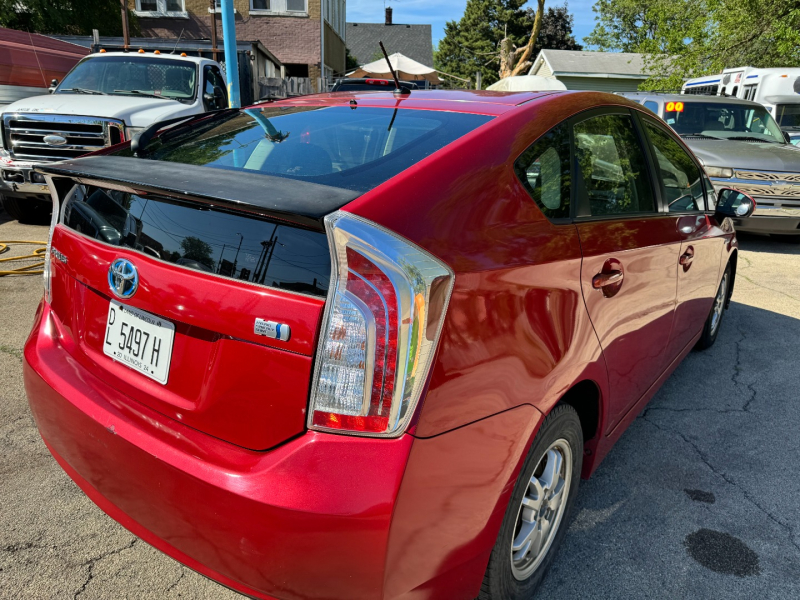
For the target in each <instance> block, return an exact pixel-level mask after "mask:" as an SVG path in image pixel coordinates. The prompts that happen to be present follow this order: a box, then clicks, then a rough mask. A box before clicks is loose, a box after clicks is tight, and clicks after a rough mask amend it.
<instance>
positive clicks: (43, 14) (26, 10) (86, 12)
mask: <svg viewBox="0 0 800 600" xmlns="http://www.w3.org/2000/svg"><path fill="white" fill-rule="evenodd" d="M128 23H129V27H130V33H131V35H136V34H138V33H139V27H138V21H137V20H136V16H135V15H134V14H133V13H132V12H131V11H130V10H129V11H128ZM0 26H2V27H8V28H10V29H19V30H20V31H30V32H31V33H45V34H48V33H52V34H64V35H91V33H92V29H97V30H98V31H99V32H100V35H105V36H119V35H122V17H121V14H120V3H119V0H0Z"/></svg>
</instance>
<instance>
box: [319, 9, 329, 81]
mask: <svg viewBox="0 0 800 600" xmlns="http://www.w3.org/2000/svg"><path fill="white" fill-rule="evenodd" d="M319 21H320V23H319V71H320V72H319V76H320V77H322V80H321V81H320V84H319V89H318V90H317V92H320V93H322V92H327V91H328V86H327V85H325V83H326V82H325V0H320V3H319ZM322 86H325V89H322Z"/></svg>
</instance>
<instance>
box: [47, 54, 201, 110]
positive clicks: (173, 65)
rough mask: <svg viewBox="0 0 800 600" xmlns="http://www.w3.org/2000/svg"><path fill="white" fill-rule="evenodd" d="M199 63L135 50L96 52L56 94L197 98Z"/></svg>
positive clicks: (167, 98) (80, 65)
mask: <svg viewBox="0 0 800 600" xmlns="http://www.w3.org/2000/svg"><path fill="white" fill-rule="evenodd" d="M196 88H197V66H196V65H195V64H194V63H192V62H187V61H182V60H174V59H170V58H162V57H160V56H152V55H151V56H148V55H142V54H132V55H131V56H130V57H127V56H94V57H92V58H88V59H84V60H82V61H81V62H79V63H78V64H77V65H76V66H75V68H74V69H72V71H70V72H69V73H68V74H67V75H66V77H64V81H62V82H61V84H60V85H59V86H58V88H57V89H56V92H55V93H56V94H108V95H113V96H143V97H153V98H161V99H164V100H177V101H179V102H192V101H194V98H195V94H196Z"/></svg>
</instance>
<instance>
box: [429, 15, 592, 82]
mask: <svg viewBox="0 0 800 600" xmlns="http://www.w3.org/2000/svg"><path fill="white" fill-rule="evenodd" d="M525 2H526V0H467V6H466V8H465V10H464V15H463V16H462V17H461V19H460V20H458V21H448V22H447V24H446V25H445V35H444V37H443V38H442V39H441V40H440V41H439V45H438V47H437V48H436V51H435V52H434V65H435V67H436V68H437V69H438V70H440V71H444V72H445V73H450V74H452V75H456V76H458V77H462V78H465V79H469V80H470V81H472V82H473V83H474V82H475V73H476V72H477V71H480V72H481V78H482V80H483V85H484V86H486V85H490V84H492V83H494V82H495V81H497V80H498V79H499V73H498V71H499V69H500V43H501V42H502V41H503V39H504V38H506V37H507V38H508V39H509V40H510V44H511V46H513V47H516V48H522V47H524V46H525V45H526V44H527V43H528V39H529V37H530V35H531V31H532V29H533V22H534V17H535V14H536V11H535V10H533V9H530V8H523V5H524V4H525ZM542 48H560V49H565V50H574V49H580V46H579V45H578V44H577V43H576V42H575V38H574V37H573V36H572V16H571V15H570V14H569V12H568V8H567V5H564V6H556V7H551V8H548V9H547V10H546V11H545V12H544V13H543V15H542V24H541V30H540V32H539V36H538V37H537V39H536V43H535V44H534V46H533V51H532V52H531V54H530V58H535V57H536V55H537V54H538V52H539V50H541V49H542Z"/></svg>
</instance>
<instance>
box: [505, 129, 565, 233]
mask: <svg viewBox="0 0 800 600" xmlns="http://www.w3.org/2000/svg"><path fill="white" fill-rule="evenodd" d="M514 170H515V171H516V173H517V177H519V178H520V181H522V184H523V185H524V186H525V189H526V190H527V191H528V193H529V194H530V195H531V198H533V200H534V202H536V205H537V206H538V207H539V208H540V209H541V211H542V212H543V213H544V215H545V216H546V217H547V218H549V219H566V218H569V201H570V187H571V178H570V168H569V128H568V127H567V125H566V124H564V123H562V124H561V125H559V126H557V127H556V128H555V129H552V130H550V131H549V132H548V133H546V134H544V135H543V136H542V137H540V138H539V139H538V140H537V141H536V142H534V144H533V145H532V146H531V147H530V148H528V149H527V150H526V151H525V153H524V154H523V155H522V156H520V157H519V159H517V162H516V163H515V164H514Z"/></svg>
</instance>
